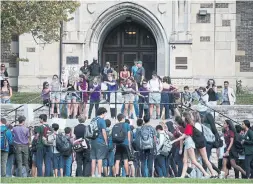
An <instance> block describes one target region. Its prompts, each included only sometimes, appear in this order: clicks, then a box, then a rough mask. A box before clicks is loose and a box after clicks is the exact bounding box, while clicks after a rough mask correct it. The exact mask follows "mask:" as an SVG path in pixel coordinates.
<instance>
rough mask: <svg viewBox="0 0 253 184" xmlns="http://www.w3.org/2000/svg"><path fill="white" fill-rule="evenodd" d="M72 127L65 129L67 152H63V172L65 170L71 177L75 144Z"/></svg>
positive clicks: (65, 173)
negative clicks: (73, 146)
mask: <svg viewBox="0 0 253 184" xmlns="http://www.w3.org/2000/svg"><path fill="white" fill-rule="evenodd" d="M71 131H72V130H71V128H70V127H66V128H65V129H64V132H65V135H64V137H65V139H66V140H67V141H66V143H67V144H66V143H65V145H66V151H65V153H66V154H63V153H62V155H63V172H64V176H67V177H70V176H71V173H72V170H71V169H72V161H73V157H72V145H73V141H74V139H73V137H72V136H71ZM56 146H57V139H56Z"/></svg>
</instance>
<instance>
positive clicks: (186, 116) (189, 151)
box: [171, 112, 210, 178]
mask: <svg viewBox="0 0 253 184" xmlns="http://www.w3.org/2000/svg"><path fill="white" fill-rule="evenodd" d="M183 120H184V121H185V122H186V127H185V131H184V133H183V135H182V136H180V137H179V138H177V139H175V140H173V141H171V144H173V143H175V142H177V141H180V140H183V139H185V140H184V145H185V147H184V159H183V162H184V166H183V171H182V175H181V178H185V176H186V171H187V168H188V158H190V160H191V162H192V164H193V165H195V166H196V167H197V168H198V169H199V170H200V171H201V172H202V173H203V174H204V176H205V177H206V178H210V175H209V174H208V173H207V172H206V171H205V170H204V168H203V167H202V165H201V164H200V163H198V161H197V159H196V155H195V149H196V146H195V143H194V141H193V139H192V137H193V126H194V122H193V119H192V116H191V114H190V113H188V112H184V113H183Z"/></svg>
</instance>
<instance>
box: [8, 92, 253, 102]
mask: <svg viewBox="0 0 253 184" xmlns="http://www.w3.org/2000/svg"><path fill="white" fill-rule="evenodd" d="M236 98H237V100H236V104H237V105H253V94H241V95H237V96H236ZM11 102H12V103H13V104H26V103H29V104H42V100H41V98H40V93H25V92H23V93H20V92H14V94H13V96H12V98H11Z"/></svg>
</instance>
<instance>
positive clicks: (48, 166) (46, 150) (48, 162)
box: [36, 146, 53, 177]
mask: <svg viewBox="0 0 253 184" xmlns="http://www.w3.org/2000/svg"><path fill="white" fill-rule="evenodd" d="M52 157H53V153H52V149H51V147H50V146H43V147H42V148H38V149H37V151H36V166H37V175H38V177H42V176H43V172H42V166H43V162H44V164H45V174H44V175H45V176H51V174H52Z"/></svg>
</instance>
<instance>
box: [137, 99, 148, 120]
mask: <svg viewBox="0 0 253 184" xmlns="http://www.w3.org/2000/svg"><path fill="white" fill-rule="evenodd" d="M138 102H139V118H142V117H143V111H144V116H147V115H148V114H149V108H147V109H144V104H141V103H144V102H146V103H147V104H148V98H145V99H144V98H143V97H139V101H138Z"/></svg>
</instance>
